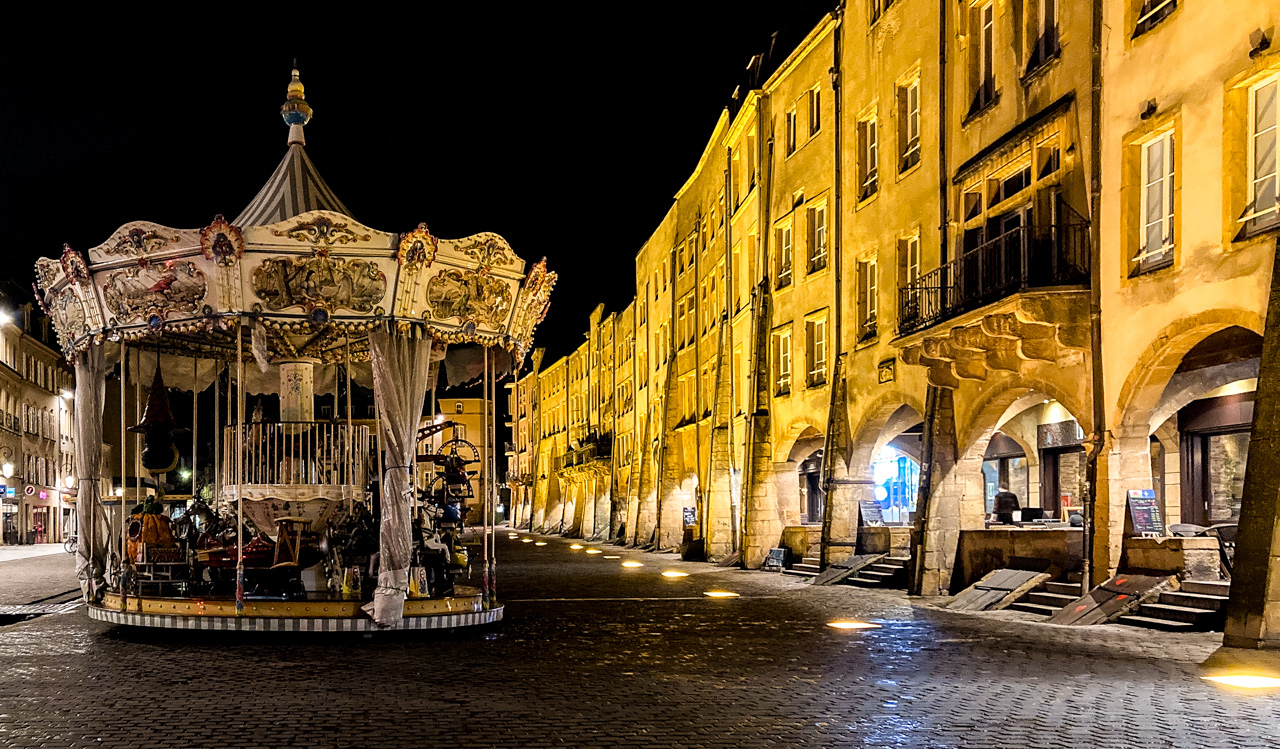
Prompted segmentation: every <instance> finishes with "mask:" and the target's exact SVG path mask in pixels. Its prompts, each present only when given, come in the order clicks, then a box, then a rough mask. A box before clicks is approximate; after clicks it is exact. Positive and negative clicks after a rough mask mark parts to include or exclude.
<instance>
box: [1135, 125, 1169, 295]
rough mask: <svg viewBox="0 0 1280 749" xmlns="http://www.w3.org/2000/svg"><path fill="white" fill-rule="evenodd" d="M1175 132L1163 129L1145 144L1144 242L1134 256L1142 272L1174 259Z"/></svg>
mask: <svg viewBox="0 0 1280 749" xmlns="http://www.w3.org/2000/svg"><path fill="white" fill-rule="evenodd" d="M1173 147H1174V135H1173V131H1172V130H1168V131H1165V132H1163V133H1160V134H1159V135H1157V136H1156V137H1154V138H1152V139H1151V140H1149V141H1147V142H1146V143H1143V144H1142V193H1141V198H1140V203H1141V208H1140V210H1139V213H1138V215H1139V216H1140V217H1141V218H1140V221H1141V227H1142V233H1141V244H1140V246H1139V248H1138V255H1137V256H1136V257H1134V259H1133V261H1134V270H1135V271H1136V272H1138V273H1141V272H1144V271H1148V270H1154V269H1156V268H1160V267H1164V266H1165V265H1168V264H1169V263H1170V262H1172V261H1173V219H1174V192H1173V187H1174V179H1173V175H1174V148H1173Z"/></svg>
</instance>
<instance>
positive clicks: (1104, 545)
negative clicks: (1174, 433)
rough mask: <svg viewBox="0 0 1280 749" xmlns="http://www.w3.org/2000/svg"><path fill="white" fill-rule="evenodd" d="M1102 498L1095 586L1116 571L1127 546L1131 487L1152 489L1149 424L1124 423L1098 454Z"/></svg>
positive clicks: (1097, 507)
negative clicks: (1125, 544)
mask: <svg viewBox="0 0 1280 749" xmlns="http://www.w3.org/2000/svg"><path fill="white" fill-rule="evenodd" d="M1097 483H1098V498H1097V501H1096V502H1095V503H1094V510H1093V522H1094V526H1093V527H1094V533H1093V580H1092V584H1093V585H1099V584H1101V583H1103V582H1105V581H1106V580H1107V579H1108V578H1110V577H1111V576H1112V575H1115V574H1116V571H1117V570H1118V568H1119V566H1120V553H1121V549H1122V548H1123V545H1124V520H1125V513H1126V512H1127V511H1128V506H1127V504H1128V499H1127V497H1128V491H1129V490H1130V489H1150V488H1152V482H1151V439H1150V437H1149V436H1148V435H1147V430H1146V428H1145V427H1130V426H1124V425H1121V426H1120V427H1119V428H1117V429H1116V430H1114V431H1113V433H1112V434H1111V436H1110V439H1109V440H1108V443H1107V444H1106V445H1104V446H1103V451H1102V454H1101V455H1099V456H1098V481H1097Z"/></svg>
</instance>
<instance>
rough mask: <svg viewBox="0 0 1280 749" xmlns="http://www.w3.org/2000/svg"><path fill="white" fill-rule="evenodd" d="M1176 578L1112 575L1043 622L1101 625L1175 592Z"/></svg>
mask: <svg viewBox="0 0 1280 749" xmlns="http://www.w3.org/2000/svg"><path fill="white" fill-rule="evenodd" d="M1177 586H1178V582H1177V578H1176V577H1173V576H1170V577H1157V576H1152V575H1116V576H1115V577H1113V578H1111V579H1110V580H1108V581H1106V582H1105V583H1103V584H1101V585H1099V586H1098V587H1096V588H1094V589H1093V590H1091V591H1089V592H1088V593H1085V594H1084V595H1083V596H1081V597H1080V598H1079V599H1077V600H1076V601H1075V602H1074V603H1069V604H1067V605H1066V606H1063V607H1062V608H1061V609H1060V610H1059V611H1058V612H1057V613H1056V614H1054V615H1053V616H1051V617H1049V618H1048V619H1046V620H1045V621H1046V622H1047V623H1049V624H1069V625H1087V624H1105V623H1106V622H1110V621H1115V620H1116V619H1119V618H1120V617H1121V616H1123V615H1124V614H1128V613H1129V612H1131V611H1134V610H1135V609H1137V608H1138V607H1139V606H1141V605H1142V604H1143V603H1146V602H1148V601H1150V600H1153V599H1156V598H1159V597H1160V594H1161V593H1163V592H1164V591H1166V590H1176V589H1177Z"/></svg>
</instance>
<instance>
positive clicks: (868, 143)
mask: <svg viewBox="0 0 1280 749" xmlns="http://www.w3.org/2000/svg"><path fill="white" fill-rule="evenodd" d="M878 163H879V161H878V158H877V146H876V117H875V115H871V116H870V117H868V118H866V119H864V120H862V121H860V122H859V123H858V183H859V185H861V187H860V188H859V189H858V200H868V199H870V198H871V197H872V196H873V195H875V194H876V189H877V187H878V184H877V177H878V175H877V168H876V167H877V165H878Z"/></svg>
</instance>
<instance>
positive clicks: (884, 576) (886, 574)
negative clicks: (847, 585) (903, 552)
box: [858, 564, 900, 580]
mask: <svg viewBox="0 0 1280 749" xmlns="http://www.w3.org/2000/svg"><path fill="white" fill-rule="evenodd" d="M899 572H900V570H878V569H875V565H874V564H873V565H871V566H870V567H864V568H862V569H861V570H860V571H859V572H858V574H859V575H861V576H863V577H866V578H870V579H874V580H888V579H890V578H893V577H896V576H897V575H898V573H899Z"/></svg>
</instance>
